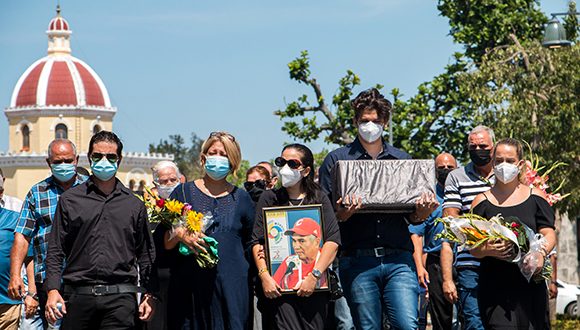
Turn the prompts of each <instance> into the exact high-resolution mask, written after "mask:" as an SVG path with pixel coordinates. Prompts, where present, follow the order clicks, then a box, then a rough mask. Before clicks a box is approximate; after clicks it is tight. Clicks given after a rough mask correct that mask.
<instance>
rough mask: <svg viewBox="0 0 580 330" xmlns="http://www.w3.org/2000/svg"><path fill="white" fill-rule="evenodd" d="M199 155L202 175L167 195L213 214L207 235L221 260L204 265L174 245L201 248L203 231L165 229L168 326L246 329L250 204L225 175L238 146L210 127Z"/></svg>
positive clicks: (236, 162) (233, 167)
mask: <svg viewBox="0 0 580 330" xmlns="http://www.w3.org/2000/svg"><path fill="white" fill-rule="evenodd" d="M200 158H201V164H202V166H203V169H204V175H203V177H202V178H200V179H197V180H195V181H191V182H187V183H185V184H182V185H180V186H178V187H177V188H176V189H175V190H174V191H173V193H172V194H171V196H170V198H171V199H177V200H179V201H182V202H185V203H188V204H190V205H191V206H192V208H193V210H195V211H198V212H201V213H203V214H204V215H207V214H211V215H212V217H213V220H214V222H213V224H212V225H211V226H209V228H207V229H206V231H205V235H207V236H210V237H213V238H214V239H215V240H217V241H218V250H219V258H220V260H219V262H218V264H217V266H216V267H214V268H211V269H202V268H200V267H199V266H198V264H197V262H196V261H195V259H194V258H195V257H194V256H193V255H189V256H184V255H182V254H180V253H179V252H178V251H177V250H178V248H177V247H178V243H179V242H182V243H184V244H186V245H188V246H189V247H191V248H197V249H199V248H203V246H202V245H200V238H201V237H200V236H202V235H203V234H201V235H200V236H196V235H191V234H187V233H185V231H183V230H177V231H176V232H174V233H173V235H171V233H170V232H169V231H167V232H166V233H165V237H164V242H163V243H164V247H163V248H165V249H167V250H171V251H172V253H173V254H174V257H175V259H174V260H173V262H172V265H171V266H170V271H171V277H170V280H169V294H168V306H167V309H168V312H167V318H168V320H167V321H168V328H169V329H218V330H219V329H246V328H247V327H248V325H249V324H251V323H250V322H251V320H249V306H250V301H251V295H250V289H249V286H248V268H249V267H248V265H249V263H248V259H247V256H248V254H247V252H246V250H247V248H248V244H249V242H250V238H251V232H252V227H253V219H254V207H253V205H252V200H251V198H250V196H249V195H248V193H247V192H245V191H244V190H242V189H239V188H237V187H236V186H234V185H232V184H231V183H229V182H228V181H227V180H226V177H227V175H228V174H230V173H236V171H237V170H238V169H239V167H240V163H241V159H242V157H241V152H240V147H239V145H238V143H237V142H236V140H235V138H234V137H233V136H232V135H231V134H228V133H225V132H214V133H212V134H211V135H210V136H209V138H208V139H207V140H206V141H205V142H204V144H203V146H202V150H201V156H200ZM202 241H203V240H202Z"/></svg>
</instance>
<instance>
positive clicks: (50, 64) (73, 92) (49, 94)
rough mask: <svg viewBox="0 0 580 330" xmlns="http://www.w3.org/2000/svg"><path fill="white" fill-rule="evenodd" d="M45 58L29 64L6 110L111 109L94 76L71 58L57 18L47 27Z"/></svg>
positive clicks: (66, 26) (64, 25) (63, 23)
mask: <svg viewBox="0 0 580 330" xmlns="http://www.w3.org/2000/svg"><path fill="white" fill-rule="evenodd" d="M46 33H47V35H48V56H46V57H44V58H41V59H40V60H38V61H36V62H35V63H33V64H32V65H31V66H30V67H28V69H26V71H25V72H24V74H22V76H21V77H20V79H18V82H17V83H16V87H15V88H14V91H13V93H12V99H11V101H10V108H12V109H19V108H20V109H21V108H35V109H39V108H44V107H53V106H54V107H75V108H87V107H88V108H91V107H100V108H102V107H105V108H111V101H110V99H109V93H108V92H107V89H106V87H105V84H104V83H103V81H102V80H101V78H100V77H99V76H98V75H97V73H96V72H95V71H94V70H93V69H92V68H91V67H90V66H89V65H88V64H86V63H85V62H83V61H81V60H79V59H77V58H75V57H74V56H72V55H71V48H70V35H71V34H72V31H71V30H70V26H69V24H68V22H67V21H66V20H65V19H64V18H63V17H62V16H61V15H60V8H57V15H56V17H55V18H53V19H52V20H51V21H50V23H49V24H48V30H47V31H46Z"/></svg>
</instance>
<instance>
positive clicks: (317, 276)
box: [311, 268, 322, 280]
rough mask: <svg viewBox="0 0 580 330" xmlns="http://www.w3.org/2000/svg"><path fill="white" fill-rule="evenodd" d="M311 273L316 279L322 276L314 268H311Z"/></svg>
mask: <svg viewBox="0 0 580 330" xmlns="http://www.w3.org/2000/svg"><path fill="white" fill-rule="evenodd" d="M311 274H312V276H314V277H316V279H317V280H319V279H320V278H321V277H322V272H321V271H319V270H318V269H316V268H314V269H313V270H312V272H311Z"/></svg>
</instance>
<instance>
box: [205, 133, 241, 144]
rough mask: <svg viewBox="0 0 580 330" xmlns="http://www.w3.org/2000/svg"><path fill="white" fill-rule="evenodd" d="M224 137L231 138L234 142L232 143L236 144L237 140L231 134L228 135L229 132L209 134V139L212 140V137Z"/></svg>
mask: <svg viewBox="0 0 580 330" xmlns="http://www.w3.org/2000/svg"><path fill="white" fill-rule="evenodd" d="M222 136H225V137H227V138H229V139H230V140H232V142H236V138H235V137H234V136H233V135H231V134H230V133H227V132H211V133H210V134H209V137H210V138H212V137H222Z"/></svg>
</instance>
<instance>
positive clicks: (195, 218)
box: [187, 211, 203, 232]
mask: <svg viewBox="0 0 580 330" xmlns="http://www.w3.org/2000/svg"><path fill="white" fill-rule="evenodd" d="M202 218H203V214H201V213H199V212H195V211H190V212H188V213H187V229H189V230H190V231H194V232H200V231H201V223H202V221H201V219H202Z"/></svg>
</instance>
